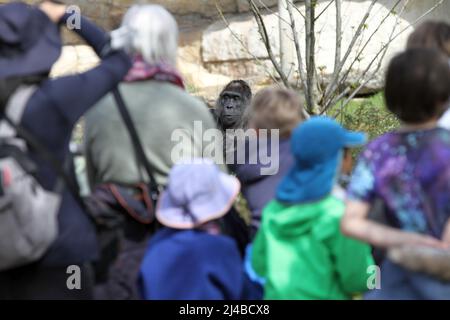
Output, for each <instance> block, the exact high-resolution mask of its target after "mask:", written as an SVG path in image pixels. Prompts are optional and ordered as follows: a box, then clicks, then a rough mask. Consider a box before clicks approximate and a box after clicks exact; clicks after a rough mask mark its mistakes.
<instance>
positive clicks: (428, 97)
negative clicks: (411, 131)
mask: <svg viewBox="0 0 450 320" xmlns="http://www.w3.org/2000/svg"><path fill="white" fill-rule="evenodd" d="M449 98H450V64H449V62H448V58H447V57H446V56H445V55H444V54H443V53H441V52H439V51H437V50H435V49H423V48H422V49H410V50H407V51H405V52H403V53H401V54H399V55H397V56H396V57H395V58H393V59H392V61H391V62H390V64H389V68H388V71H387V75H386V84H385V99H386V105H387V108H388V109H389V110H390V111H391V112H392V113H394V114H395V115H396V116H397V117H398V118H399V119H400V120H401V121H403V122H404V123H408V124H421V123H425V122H428V121H431V120H437V119H438V118H439V117H440V116H441V115H442V113H443V112H444V111H445V109H446V108H445V106H446V103H447V101H448V99H449Z"/></svg>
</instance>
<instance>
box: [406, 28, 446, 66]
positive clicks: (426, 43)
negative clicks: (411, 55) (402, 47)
mask: <svg viewBox="0 0 450 320" xmlns="http://www.w3.org/2000/svg"><path fill="white" fill-rule="evenodd" d="M407 48H408V49H414V48H429V49H437V50H439V51H441V52H442V53H444V54H446V55H447V57H448V58H450V24H448V23H445V22H442V21H427V22H424V23H422V24H421V25H420V26H418V27H417V29H416V30H414V32H413V33H411V35H410V36H409V38H408V43H407Z"/></svg>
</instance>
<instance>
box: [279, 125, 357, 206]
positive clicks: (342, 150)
mask: <svg viewBox="0 0 450 320" xmlns="http://www.w3.org/2000/svg"><path fill="white" fill-rule="evenodd" d="M365 141H366V137H365V134H363V133H360V132H351V131H348V130H346V129H344V128H343V127H342V126H341V125H340V124H339V123H337V122H336V121H335V120H333V119H330V118H327V117H313V118H311V119H310V120H307V121H305V122H304V123H302V124H301V125H300V126H298V127H297V128H295V130H294V131H293V132H292V137H291V144H292V148H291V150H292V154H293V156H294V159H295V164H294V167H293V168H292V169H291V170H290V172H289V174H288V175H287V176H286V177H285V178H284V179H283V181H282V182H281V184H280V185H279V187H278V190H277V199H278V200H280V201H282V202H285V203H299V202H307V201H316V200H319V199H321V198H323V197H325V196H326V195H328V194H330V193H331V191H332V189H333V187H334V185H335V184H336V181H337V178H338V176H339V174H340V173H341V171H342V170H345V166H343V161H344V157H345V156H346V155H348V153H347V151H346V150H347V149H348V148H352V147H356V146H360V145H362V144H364V142H365Z"/></svg>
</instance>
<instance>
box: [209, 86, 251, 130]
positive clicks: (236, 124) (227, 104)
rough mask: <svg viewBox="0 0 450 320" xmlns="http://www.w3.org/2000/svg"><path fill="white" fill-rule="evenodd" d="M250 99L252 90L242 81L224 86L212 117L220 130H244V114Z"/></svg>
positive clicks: (245, 116)
mask: <svg viewBox="0 0 450 320" xmlns="http://www.w3.org/2000/svg"><path fill="white" fill-rule="evenodd" d="M251 99H252V90H251V89H250V86H249V85H248V84H247V82H245V81H244V80H233V81H231V82H230V83H229V84H227V85H226V86H225V88H224V89H223V90H222V92H221V93H220V96H219V99H218V100H217V102H216V108H215V109H214V111H213V112H214V115H215V118H216V120H217V124H218V125H219V127H220V128H221V129H222V130H224V131H225V130H226V129H238V128H245V127H246V125H247V113H246V112H245V111H246V109H247V107H248V106H249V105H250V102H251Z"/></svg>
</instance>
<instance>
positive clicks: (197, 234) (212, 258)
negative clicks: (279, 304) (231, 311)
mask: <svg viewBox="0 0 450 320" xmlns="http://www.w3.org/2000/svg"><path fill="white" fill-rule="evenodd" d="M140 287H141V291H142V295H143V298H144V299H147V300H166V299H169V300H238V299H256V298H257V295H258V294H259V292H258V291H256V290H255V288H254V284H252V283H251V282H250V280H249V279H248V278H247V276H246V275H245V273H244V265H243V262H242V259H241V256H240V254H239V251H238V248H237V246H236V244H235V242H234V241H233V239H231V238H229V237H228V236H224V235H211V234H208V233H206V232H203V231H196V230H175V229H169V228H163V229H161V230H160V231H158V233H157V234H156V235H155V236H154V237H153V238H152V239H151V240H150V243H149V246H148V250H147V253H146V255H145V258H144V260H143V263H142V266H141V274H140Z"/></svg>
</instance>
